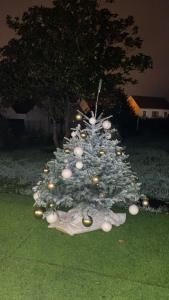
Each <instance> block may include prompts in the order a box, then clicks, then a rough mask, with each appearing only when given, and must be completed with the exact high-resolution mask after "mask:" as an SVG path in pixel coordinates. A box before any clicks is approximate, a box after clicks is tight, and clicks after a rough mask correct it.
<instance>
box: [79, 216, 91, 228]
mask: <svg viewBox="0 0 169 300" xmlns="http://www.w3.org/2000/svg"><path fill="white" fill-rule="evenodd" d="M82 224H83V225H84V226H85V227H90V226H92V224H93V219H92V217H91V216H86V217H84V218H83V219H82Z"/></svg>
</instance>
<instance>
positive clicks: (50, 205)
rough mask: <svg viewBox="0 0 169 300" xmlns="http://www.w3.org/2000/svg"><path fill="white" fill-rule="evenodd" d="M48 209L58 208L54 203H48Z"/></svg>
mask: <svg viewBox="0 0 169 300" xmlns="http://www.w3.org/2000/svg"><path fill="white" fill-rule="evenodd" d="M46 207H47V208H51V209H55V208H56V203H54V202H49V203H47V206H46Z"/></svg>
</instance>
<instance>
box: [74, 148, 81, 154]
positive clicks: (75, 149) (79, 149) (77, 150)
mask: <svg viewBox="0 0 169 300" xmlns="http://www.w3.org/2000/svg"><path fill="white" fill-rule="evenodd" d="M74 154H75V155H76V156H82V154H83V149H82V148H81V147H75V148H74Z"/></svg>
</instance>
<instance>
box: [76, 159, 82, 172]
mask: <svg viewBox="0 0 169 300" xmlns="http://www.w3.org/2000/svg"><path fill="white" fill-rule="evenodd" d="M76 168H77V169H79V170H81V169H82V168H83V163H82V161H81V160H79V161H77V162H76Z"/></svg>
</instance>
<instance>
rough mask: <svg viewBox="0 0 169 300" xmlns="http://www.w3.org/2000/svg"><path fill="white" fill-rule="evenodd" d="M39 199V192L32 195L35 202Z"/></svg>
mask: <svg viewBox="0 0 169 300" xmlns="http://www.w3.org/2000/svg"><path fill="white" fill-rule="evenodd" d="M39 198H40V193H39V192H36V193H34V194H33V199H34V200H35V201H37V200H39Z"/></svg>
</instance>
